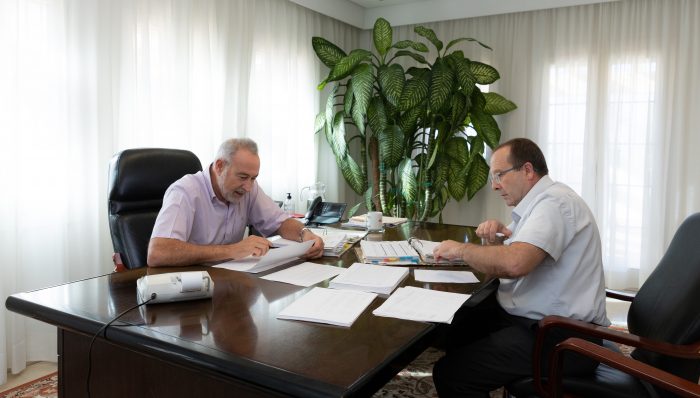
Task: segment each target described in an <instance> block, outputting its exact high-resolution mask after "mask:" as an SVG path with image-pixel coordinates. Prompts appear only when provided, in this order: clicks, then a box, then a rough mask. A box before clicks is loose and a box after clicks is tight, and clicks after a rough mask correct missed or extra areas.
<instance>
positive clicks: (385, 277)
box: [328, 263, 409, 295]
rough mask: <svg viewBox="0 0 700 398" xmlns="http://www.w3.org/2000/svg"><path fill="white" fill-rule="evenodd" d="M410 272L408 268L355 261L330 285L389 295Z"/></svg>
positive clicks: (337, 287) (329, 285)
mask: <svg viewBox="0 0 700 398" xmlns="http://www.w3.org/2000/svg"><path fill="white" fill-rule="evenodd" d="M408 273H409V269H408V268H397V267H386V266H381V265H369V264H361V263H355V264H353V265H352V266H350V268H348V269H347V270H346V271H345V272H344V273H342V274H341V275H339V276H337V277H336V278H335V279H333V280H332V281H331V282H330V283H329V284H328V287H331V288H334V289H350V290H360V291H363V292H372V293H379V294H381V295H389V294H391V292H392V291H394V289H396V287H397V286H398V285H399V283H401V281H402V280H404V278H406V276H407V275H408Z"/></svg>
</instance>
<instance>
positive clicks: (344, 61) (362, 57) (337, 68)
mask: <svg viewBox="0 0 700 398" xmlns="http://www.w3.org/2000/svg"><path fill="white" fill-rule="evenodd" d="M371 58H372V53H370V52H369V51H367V50H363V49H356V50H352V51H350V54H348V55H347V56H345V57H343V58H341V59H340V60H339V61H338V63H337V64H335V65H334V66H333V69H331V73H329V74H328V78H326V80H327V81H329V82H332V81H336V80H341V79H343V78H345V77H347V76H348V75H349V74H350V73H351V72H352V70H353V69H354V68H355V67H356V66H357V65H358V64H359V63H361V62H364V61H368V60H370V59H371Z"/></svg>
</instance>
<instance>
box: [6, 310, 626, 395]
mask: <svg viewBox="0 0 700 398" xmlns="http://www.w3.org/2000/svg"><path fill="white" fill-rule="evenodd" d="M606 308H607V311H608V318H609V319H610V322H612V324H613V325H616V326H625V327H626V326H627V310H628V309H629V303H627V302H624V301H619V300H614V299H607V307H606ZM55 371H56V363H55V362H36V363H33V364H31V365H29V366H27V368H26V369H25V370H23V371H22V372H20V373H19V374H17V375H13V374H10V373H8V375H7V383H5V384H3V385H0V392H3V391H7V390H9V389H11V388H14V387H16V386H18V385H21V384H24V383H26V382H28V381H30V380H34V379H37V378H39V377H41V376H43V375H47V374H49V373H53V372H55Z"/></svg>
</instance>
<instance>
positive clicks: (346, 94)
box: [312, 18, 516, 222]
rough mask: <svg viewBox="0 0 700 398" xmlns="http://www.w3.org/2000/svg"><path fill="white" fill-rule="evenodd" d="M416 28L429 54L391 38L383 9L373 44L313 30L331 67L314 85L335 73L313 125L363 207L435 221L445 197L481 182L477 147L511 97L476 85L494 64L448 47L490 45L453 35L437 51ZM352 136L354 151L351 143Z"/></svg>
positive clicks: (492, 74) (494, 131) (493, 135)
mask: <svg viewBox="0 0 700 398" xmlns="http://www.w3.org/2000/svg"><path fill="white" fill-rule="evenodd" d="M415 32H416V33H417V34H418V35H420V36H421V37H423V38H425V39H427V40H428V42H430V43H431V44H432V45H433V46H434V47H435V49H436V50H437V56H436V57H435V60H434V61H433V62H429V61H428V60H427V59H426V57H425V56H424V55H423V53H428V52H429V50H428V47H427V45H426V44H424V43H422V42H417V41H412V40H402V41H398V42H396V43H393V42H392V41H393V39H392V30H391V25H390V24H389V22H387V21H386V20H385V19H382V18H379V19H378V20H377V21H376V23H375V24H374V30H373V41H374V48H375V51H376V53H372V52H370V51H368V50H364V49H355V50H352V51H351V52H350V53H349V54H346V53H345V52H344V51H343V50H341V49H340V48H339V47H338V46H336V45H334V44H333V43H331V42H329V41H328V40H326V39H324V38H321V37H314V38H313V39H312V44H313V48H314V51H315V52H316V55H317V56H318V57H319V59H320V60H321V62H323V63H324V64H325V65H326V66H328V68H330V72H329V73H328V76H327V77H326V78H325V80H323V82H322V83H321V84H320V85H319V89H320V90H322V89H323V88H324V87H325V86H326V85H327V84H328V83H331V82H333V86H332V89H331V92H330V94H329V97H328V100H327V102H326V106H325V109H324V110H323V111H321V112H320V113H319V114H318V116H317V117H316V131H317V132H318V131H323V133H324V134H325V137H326V139H327V141H328V143H329V144H330V147H331V149H332V151H333V154H334V156H335V159H336V162H337V164H338V166H339V167H340V169H341V171H342V174H343V177H344V178H345V180H346V181H347V182H348V184H349V185H350V186H351V187H352V189H353V190H354V191H355V192H356V193H357V194H359V195H364V198H365V201H364V203H365V205H366V206H367V209H368V210H380V211H382V212H383V213H384V214H386V215H393V216H399V217H408V218H412V219H417V220H426V219H428V218H430V217H434V216H438V215H439V216H440V217H439V218H440V221H441V222H442V210H443V208H444V207H445V205H446V204H447V202H448V200H449V199H450V198H453V199H455V200H457V201H460V200H462V199H463V198H464V196H465V195H466V196H467V198H468V199H471V198H472V197H473V196H474V195H475V194H476V192H477V191H478V190H479V189H481V188H482V187H483V186H484V185H485V184H486V182H487V180H488V171H489V166H488V164H487V163H486V160H485V159H484V155H483V154H484V148H485V145H488V146H489V147H491V148H494V147H495V146H497V145H498V142H499V140H500V136H501V132H500V130H499V128H498V125H497V124H496V121H495V120H494V118H493V115H498V114H502V113H506V112H509V111H511V110H513V109H515V108H516V106H515V104H514V103H513V102H511V101H509V100H507V99H505V98H504V97H502V96H501V95H499V94H496V93H493V92H482V90H480V89H479V87H478V86H477V84H480V85H488V84H491V83H493V82H495V81H496V80H497V79H499V77H500V76H499V74H498V71H496V69H494V68H493V67H491V66H489V65H486V64H483V63H481V62H475V61H471V60H469V59H468V58H466V57H465V56H464V53H463V52H462V51H453V52H450V53H448V50H450V48H452V47H453V46H454V45H455V44H457V43H459V42H462V41H472V42H476V43H478V44H479V45H481V46H483V47H485V48H489V47H488V46H486V45H485V44H483V43H481V42H479V41H478V40H475V39H471V38H461V39H455V40H452V41H450V42H449V43H448V44H447V46H445V47H444V50H443V43H442V42H441V41H440V40H439V39H438V38H437V37H436V35H435V33H434V32H433V31H432V30H431V29H428V28H425V27H422V26H418V27H416V28H415ZM489 49H490V48H489ZM399 57H411V58H412V59H413V60H414V61H415V63H416V65H418V66H414V67H409V68H408V69H406V70H404V68H403V67H402V66H401V65H400V64H399V63H397V62H395V61H396V60H397V59H399ZM351 125H354V128H348V127H349V126H351ZM355 140H358V142H357V144H359V145H358V146H359V150H353V151H351V149H350V148H351V147H353V145H354V143H353V141H355ZM355 148H356V147H355ZM353 152H354V153H353ZM357 152H359V154H358V153H357ZM360 204H361V203H360ZM360 204H358V205H357V206H355V207H354V208H353V209H351V214H352V213H354V212H355V211H356V210H357V208H358V206H359V205H360Z"/></svg>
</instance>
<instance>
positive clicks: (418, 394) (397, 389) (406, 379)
mask: <svg viewBox="0 0 700 398" xmlns="http://www.w3.org/2000/svg"><path fill="white" fill-rule="evenodd" d="M443 355H445V352H444V351H442V350H438V349H436V348H432V347H430V348H428V349H427V350H425V351H424V352H423V353H422V354H421V355H419V356H418V358H416V359H415V360H414V361H413V362H411V363H410V364H409V365H408V366H407V367H406V368H405V369H404V370H402V371H401V372H399V374H397V375H396V376H394V378H393V379H391V381H389V382H388V383H386V385H385V386H384V387H382V389H381V390H379V391H377V392H376V393H375V394H374V395H373V396H372V398H437V396H438V394H437V391H435V383H433V365H435V362H437V361H438V359H440V358H441V357H442V356H443ZM502 396H503V389H498V390H496V391H491V398H496V397H499V398H500V397H502Z"/></svg>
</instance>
